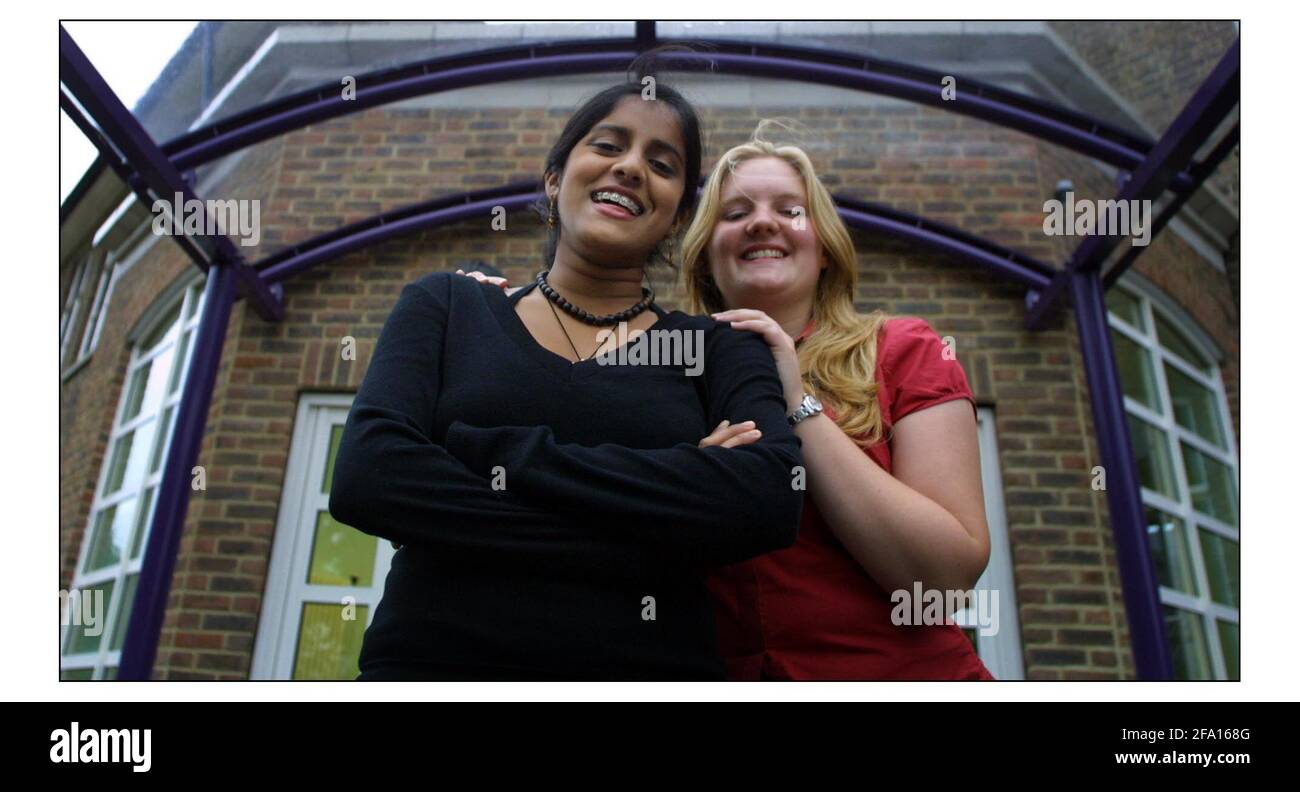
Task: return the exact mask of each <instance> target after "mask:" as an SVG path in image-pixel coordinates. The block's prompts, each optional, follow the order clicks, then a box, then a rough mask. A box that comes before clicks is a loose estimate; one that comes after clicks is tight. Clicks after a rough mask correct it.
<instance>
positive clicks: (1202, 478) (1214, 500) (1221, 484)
mask: <svg viewBox="0 0 1300 792" xmlns="http://www.w3.org/2000/svg"><path fill="white" fill-rule="evenodd" d="M1182 447H1183V464H1184V466H1185V467H1186V468H1187V486H1188V487H1189V488H1190V489H1191V493H1192V507H1193V508H1194V509H1196V510H1197V511H1199V512H1200V513H1202V514H1208V515H1209V516H1211V517H1214V518H1216V519H1219V520H1222V521H1223V522H1225V523H1227V524H1228V525H1231V526H1234V527H1235V526H1236V525H1237V486H1236V483H1235V482H1234V481H1233V480H1232V469H1231V468H1229V467H1228V466H1227V465H1225V464H1223V463H1222V462H1220V461H1218V460H1217V459H1213V458H1211V457H1208V456H1206V455H1205V454H1202V453H1201V452H1200V451H1197V450H1196V449H1195V448H1192V447H1191V446H1189V445H1187V444H1186V443H1182Z"/></svg>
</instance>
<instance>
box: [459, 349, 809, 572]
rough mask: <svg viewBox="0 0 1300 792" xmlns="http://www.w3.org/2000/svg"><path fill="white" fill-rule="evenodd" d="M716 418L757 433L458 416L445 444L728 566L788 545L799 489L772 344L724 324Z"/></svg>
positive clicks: (476, 462)
mask: <svg viewBox="0 0 1300 792" xmlns="http://www.w3.org/2000/svg"><path fill="white" fill-rule="evenodd" d="M702 376H704V377H705V387H706V391H707V398H708V403H709V407H710V409H709V412H710V415H709V419H708V425H709V426H710V427H713V426H716V425H717V424H718V422H719V421H721V420H722V419H723V418H727V419H729V420H731V421H732V422H733V423H738V422H740V421H746V420H753V421H755V422H756V424H757V426H758V428H759V429H760V430H761V431H762V432H763V436H762V438H761V439H760V440H759V441H758V442H756V443H751V444H749V445H745V446H740V447H737V448H719V447H716V446H714V447H709V448H699V447H698V446H697V445H694V444H688V443H682V444H679V445H677V446H674V447H672V448H665V449H633V448H627V447H624V446H617V445H611V444H605V445H599V446H595V447H588V446H582V445H576V444H560V443H557V442H556V441H555V438H554V435H553V433H552V431H551V430H550V428H548V427H510V426H507V427H495V428H479V427H473V426H468V425H466V424H464V423H461V422H455V423H453V424H452V425H451V427H450V428H449V429H448V431H447V437H446V441H445V442H446V446H447V450H448V451H449V452H450V453H451V454H452V455H453V456H455V457H456V458H458V459H460V460H462V461H463V462H465V463H466V465H467V466H468V467H469V468H470V469H471V470H473V471H474V472H476V473H479V474H480V475H482V474H485V473H486V472H487V471H490V470H491V469H492V468H493V467H494V466H497V465H500V466H502V467H504V468H505V469H506V486H507V487H508V489H509V490H510V491H511V492H513V493H516V494H519V495H522V496H524V497H525V498H527V499H528V500H529V502H535V503H538V504H544V505H547V506H553V507H555V508H556V509H559V510H561V511H563V512H565V513H566V514H570V515H573V516H575V517H576V516H582V517H588V518H591V519H593V520H595V521H597V524H604V525H605V526H606V528H607V530H608V531H609V532H611V534H631V535H633V536H635V537H636V538H637V539H638V540H639V541H644V542H649V543H652V544H657V545H660V546H662V548H663V549H664V550H666V551H668V552H671V553H673V554H674V555H676V556H677V557H678V558H680V559H682V560H686V561H690V562H695V563H700V564H727V563H734V562H736V561H741V560H744V559H746V558H751V557H753V556H756V555H760V554H762V553H765V552H769V551H771V550H776V549H780V548H783V547H789V546H790V545H791V544H793V543H794V541H795V538H796V536H797V534H798V528H799V515H800V510H801V508H802V506H803V493H802V491H800V490H796V489H795V488H794V486H793V480H794V469H795V467H796V466H799V465H802V457H801V455H800V452H799V439H798V438H797V437H796V436H795V434H794V431H793V429H791V427H790V426H789V424H788V422H787V421H786V418H785V398H784V396H783V393H782V389H781V381H780V378H779V376H778V375H777V372H776V365H775V363H774V362H773V360H772V354H771V352H770V351H769V350H768V348H767V345H766V343H764V342H763V340H762V339H761V338H759V337H758V336H755V335H753V334H751V333H744V332H741V331H737V330H732V329H731V328H729V327H722V326H717V327H715V328H713V329H712V331H711V332H709V333H708V336H707V340H706V346H705V360H704V371H703V372H702Z"/></svg>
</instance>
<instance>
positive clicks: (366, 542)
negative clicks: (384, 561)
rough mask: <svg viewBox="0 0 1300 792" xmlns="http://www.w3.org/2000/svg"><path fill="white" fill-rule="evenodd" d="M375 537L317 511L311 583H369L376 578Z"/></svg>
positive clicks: (367, 584)
mask: <svg viewBox="0 0 1300 792" xmlns="http://www.w3.org/2000/svg"><path fill="white" fill-rule="evenodd" d="M377 547H378V542H377V540H376V539H375V537H373V536H370V535H368V534H363V533H361V532H360V531H358V530H357V529H355V528H352V527H351V526H347V525H344V524H343V523H341V522H338V521H337V520H335V519H334V518H333V517H331V516H330V513H329V512H327V511H325V510H321V511H320V512H317V514H316V536H315V538H314V540H313V541H312V548H311V567H310V568H309V569H308V572H307V582H308V583H313V584H319V585H324V586H369V585H371V584H372V582H373V580H374V571H375V551H376V549H377Z"/></svg>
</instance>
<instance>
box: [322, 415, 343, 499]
mask: <svg viewBox="0 0 1300 792" xmlns="http://www.w3.org/2000/svg"><path fill="white" fill-rule="evenodd" d="M342 441H343V424H335V425H334V426H332V427H330V448H329V457H328V458H327V459H326V460H325V475H324V476H323V477H322V478H321V483H320V491H321V492H325V493H328V492H329V491H330V484H332V483H333V481H334V460H335V459H336V458H337V457H338V455H339V443H340V442H342Z"/></svg>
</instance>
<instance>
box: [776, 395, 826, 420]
mask: <svg viewBox="0 0 1300 792" xmlns="http://www.w3.org/2000/svg"><path fill="white" fill-rule="evenodd" d="M821 411H822V403H821V402H820V401H818V399H817V397H816V396H814V395H812V394H811V393H805V394H804V395H803V401H801V402H799V407H798V408H797V409H796V410H795V411H794V412H792V413H790V414H789V415H787V416H786V417H785V419H786V420H787V421H789V422H790V425H791V426H794V425H796V424H798V423H799V422H800V421H802V420H804V419H807V418H811V417H813V416H814V415H816V414H817V413H819V412H821Z"/></svg>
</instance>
